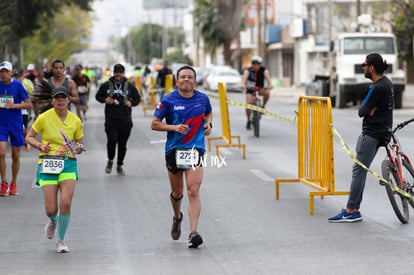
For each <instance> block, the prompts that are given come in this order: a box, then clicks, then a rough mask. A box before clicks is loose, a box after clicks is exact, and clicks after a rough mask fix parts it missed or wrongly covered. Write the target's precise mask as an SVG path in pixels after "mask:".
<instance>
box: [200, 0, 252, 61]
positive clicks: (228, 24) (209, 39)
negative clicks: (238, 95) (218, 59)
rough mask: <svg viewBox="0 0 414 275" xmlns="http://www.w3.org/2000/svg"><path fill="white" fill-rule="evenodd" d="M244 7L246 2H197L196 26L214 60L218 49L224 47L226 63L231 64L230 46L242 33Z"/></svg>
mask: <svg viewBox="0 0 414 275" xmlns="http://www.w3.org/2000/svg"><path fill="white" fill-rule="evenodd" d="M243 5H244V0H195V9H194V18H195V21H196V25H197V26H198V30H199V32H200V34H201V37H202V38H203V41H204V49H205V50H206V51H207V52H208V53H209V54H211V56H212V59H213V60H214V53H215V51H216V49H217V48H218V47H220V46H223V50H224V60H225V63H226V64H229V65H230V64H231V50H230V46H231V43H232V41H233V40H234V39H235V38H237V36H238V34H239V32H240V28H241V12H242V8H243Z"/></svg>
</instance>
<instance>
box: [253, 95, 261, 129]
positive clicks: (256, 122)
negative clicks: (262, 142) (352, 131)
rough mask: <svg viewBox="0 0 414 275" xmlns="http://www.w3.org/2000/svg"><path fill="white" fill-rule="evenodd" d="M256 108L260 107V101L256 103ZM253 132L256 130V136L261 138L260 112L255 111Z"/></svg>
mask: <svg viewBox="0 0 414 275" xmlns="http://www.w3.org/2000/svg"><path fill="white" fill-rule="evenodd" d="M255 105H256V106H259V104H258V101H256V102H255ZM252 122H253V130H254V136H255V137H259V136H260V112H259V111H253V121H252Z"/></svg>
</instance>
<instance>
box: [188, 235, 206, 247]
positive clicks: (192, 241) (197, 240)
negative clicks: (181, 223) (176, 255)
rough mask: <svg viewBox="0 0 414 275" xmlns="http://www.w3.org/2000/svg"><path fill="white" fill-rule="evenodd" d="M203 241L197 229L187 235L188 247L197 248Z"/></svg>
mask: <svg viewBox="0 0 414 275" xmlns="http://www.w3.org/2000/svg"><path fill="white" fill-rule="evenodd" d="M202 243H203V238H201V236H200V234H198V233H197V231H193V232H191V233H190V236H188V248H197V247H198V246H199V245H201V244H202Z"/></svg>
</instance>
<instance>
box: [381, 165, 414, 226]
mask: <svg viewBox="0 0 414 275" xmlns="http://www.w3.org/2000/svg"><path fill="white" fill-rule="evenodd" d="M381 168H382V177H383V178H384V179H386V180H388V181H389V182H390V183H391V185H389V184H386V185H385V190H387V195H388V199H389V200H390V202H391V205H392V209H394V212H395V214H396V215H397V218H398V219H399V220H400V222H401V223H403V224H405V223H408V220H409V218H410V213H409V211H408V199H407V198H406V197H404V196H402V195H401V194H400V193H398V192H397V191H395V188H394V186H396V187H398V188H401V184H400V181H399V179H398V177H397V175H396V173H395V171H394V167H393V165H392V164H391V163H390V161H389V160H384V161H382V165H381Z"/></svg>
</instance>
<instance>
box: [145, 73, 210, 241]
mask: <svg viewBox="0 0 414 275" xmlns="http://www.w3.org/2000/svg"><path fill="white" fill-rule="evenodd" d="M176 84H177V89H176V90H174V91H173V92H172V93H171V94H169V95H166V96H165V97H163V98H162V100H161V102H160V104H159V105H158V107H157V109H156V110H155V113H154V119H153V121H152V124H151V128H152V129H153V130H156V131H167V143H166V145H165V159H166V165H167V169H168V177H169V180H170V185H171V194H170V200H171V204H172V207H173V210H174V217H173V224H172V228H171V237H172V238H173V240H178V239H179V238H180V235H181V221H182V218H183V213H182V212H181V201H182V198H183V188H184V179H183V177H184V176H185V180H186V185H187V195H188V198H189V206H188V215H189V218H190V229H191V233H190V236H189V237H188V247H190V248H197V247H198V246H199V245H201V244H202V243H203V239H202V238H201V236H200V234H199V233H197V225H198V220H199V217H200V210H201V202H200V194H199V191H200V186H201V182H202V179H203V167H202V165H201V163H202V162H201V159H202V157H203V154H204V152H205V145H204V136H208V135H209V134H210V133H211V128H212V123H211V122H212V119H213V113H212V108H211V104H210V100H209V98H208V97H207V96H206V95H205V94H203V93H201V92H199V91H197V90H195V89H194V87H195V86H196V72H195V70H194V69H193V68H192V67H191V66H183V67H181V68H180V69H179V70H178V71H177V83H176ZM163 119H165V123H164V122H162V120H163Z"/></svg>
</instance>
